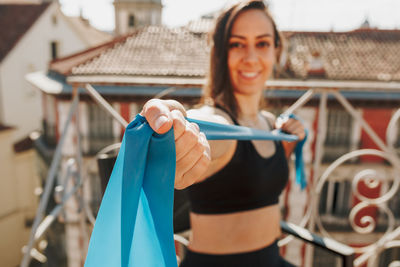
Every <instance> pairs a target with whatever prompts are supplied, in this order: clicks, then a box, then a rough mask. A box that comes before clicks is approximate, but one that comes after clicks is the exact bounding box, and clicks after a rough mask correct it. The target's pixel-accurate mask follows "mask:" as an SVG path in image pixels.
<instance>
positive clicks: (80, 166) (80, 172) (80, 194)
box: [75, 88, 89, 264]
mask: <svg viewBox="0 0 400 267" xmlns="http://www.w3.org/2000/svg"><path fill="white" fill-rule="evenodd" d="M75 93H76V94H77V96H76V97H77V98H78V103H79V88H76V89H75ZM79 114H80V112H79V104H78V107H77V109H76V112H75V129H76V132H75V134H76V158H77V178H78V184H82V179H83V178H82V177H83V164H82V149H81V131H80V120H79V116H80V115H79ZM77 192H78V194H77V201H78V203H79V212H80V216H79V225H80V228H81V237H82V239H83V242H82V250H81V260H82V264H84V261H85V258H86V252H87V249H88V248H87V246H88V243H89V237H88V232H87V225H86V214H85V211H86V210H85V208H84V196H83V194H84V191H83V188H82V187H79V188H78V190H77Z"/></svg>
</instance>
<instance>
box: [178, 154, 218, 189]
mask: <svg viewBox="0 0 400 267" xmlns="http://www.w3.org/2000/svg"><path fill="white" fill-rule="evenodd" d="M210 162H211V160H210V159H209V158H208V157H207V156H206V154H205V153H203V154H202V155H201V157H200V158H199V160H198V161H197V162H196V163H195V164H194V165H193V167H192V168H190V169H189V170H188V171H187V172H186V173H184V174H183V175H182V176H181V177H180V179H179V184H178V187H177V186H175V187H176V188H177V189H183V188H186V187H188V186H191V185H192V184H194V183H195V182H198V181H200V180H201V179H202V178H203V175H204V173H205V172H206V171H207V169H208V167H209V166H210Z"/></svg>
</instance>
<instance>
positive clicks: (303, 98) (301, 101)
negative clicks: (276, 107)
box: [283, 89, 314, 115]
mask: <svg viewBox="0 0 400 267" xmlns="http://www.w3.org/2000/svg"><path fill="white" fill-rule="evenodd" d="M313 95H314V90H313V89H310V90H307V92H305V93H304V94H303V95H302V96H301V97H300V98H299V99H297V101H296V102H294V104H293V105H291V106H290V107H289V108H288V109H287V110H286V111H285V112H283V114H285V115H287V114H291V113H293V112H294V111H295V110H296V109H298V108H300V107H302V106H303V105H304V104H306V103H307V102H308V100H310V98H311V97H312V96H313Z"/></svg>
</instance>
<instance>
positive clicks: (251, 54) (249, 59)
mask: <svg viewBox="0 0 400 267" xmlns="http://www.w3.org/2000/svg"><path fill="white" fill-rule="evenodd" d="M257 59H258V56H257V51H256V49H255V48H254V47H251V46H249V47H247V49H246V51H245V55H244V58H243V61H244V62H245V63H255V62H257Z"/></svg>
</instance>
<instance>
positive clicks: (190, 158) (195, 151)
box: [176, 133, 211, 176]
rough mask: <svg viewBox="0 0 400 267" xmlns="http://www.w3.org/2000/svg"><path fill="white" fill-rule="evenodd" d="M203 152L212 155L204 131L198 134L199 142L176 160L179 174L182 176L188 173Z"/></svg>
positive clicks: (207, 155)
mask: <svg viewBox="0 0 400 267" xmlns="http://www.w3.org/2000/svg"><path fill="white" fill-rule="evenodd" d="M203 154H204V155H205V156H206V157H207V158H209V159H210V158H211V157H210V146H209V144H208V142H207V139H206V137H205V135H204V133H199V134H198V139H197V143H196V144H195V145H194V146H193V147H192V148H191V149H190V150H188V151H187V153H186V154H185V155H184V156H183V157H181V158H180V159H179V160H177V162H176V169H177V175H178V176H180V175H182V174H184V173H186V172H187V171H188V170H190V169H191V168H192V167H193V164H195V163H196V162H197V161H198V160H199V158H200V157H201V156H203Z"/></svg>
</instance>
